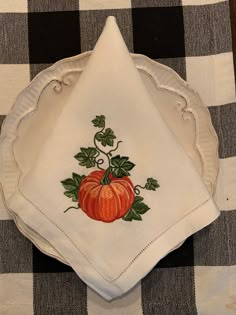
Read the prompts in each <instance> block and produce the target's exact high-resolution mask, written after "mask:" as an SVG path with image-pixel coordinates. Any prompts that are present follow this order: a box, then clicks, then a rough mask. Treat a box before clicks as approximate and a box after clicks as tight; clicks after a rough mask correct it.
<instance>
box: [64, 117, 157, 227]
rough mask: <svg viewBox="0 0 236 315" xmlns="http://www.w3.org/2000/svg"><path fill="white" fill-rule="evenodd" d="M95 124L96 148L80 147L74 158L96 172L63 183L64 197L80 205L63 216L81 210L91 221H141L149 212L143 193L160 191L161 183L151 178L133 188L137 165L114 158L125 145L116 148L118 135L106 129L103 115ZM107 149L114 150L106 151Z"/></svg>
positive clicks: (122, 158) (97, 118) (123, 157)
mask: <svg viewBox="0 0 236 315" xmlns="http://www.w3.org/2000/svg"><path fill="white" fill-rule="evenodd" d="M92 123H93V126H94V127H96V128H99V129H100V130H99V131H97V132H96V133H95V135H94V138H93V145H94V146H93V147H87V148H85V147H81V148H80V151H79V152H78V153H77V154H76V155H75V156H74V158H75V159H76V160H78V162H79V165H80V166H83V167H86V168H93V167H96V168H97V169H96V170H94V171H92V172H91V173H89V174H88V175H79V174H76V173H72V178H67V179H65V180H62V181H61V183H62V185H63V187H64V188H65V190H66V191H65V192H64V195H65V196H66V197H68V198H71V199H72V201H73V202H77V205H78V206H77V207H73V206H72V207H69V208H67V209H66V210H65V211H64V212H67V211H68V210H69V209H81V210H82V211H83V212H84V213H86V214H87V216H88V217H90V218H91V219H94V220H98V221H103V222H107V223H108V222H113V221H115V220H117V219H120V218H122V219H123V220H124V221H130V222H131V221H133V220H136V221H142V215H143V214H145V213H146V212H147V211H149V210H150V208H149V206H148V205H146V204H145V203H144V202H143V197H141V196H140V190H141V189H146V190H152V191H155V190H156V189H157V188H159V187H160V185H159V183H158V182H157V180H156V179H154V178H148V179H147V182H146V184H145V185H143V186H141V185H136V186H134V185H133V183H132V181H131V180H130V178H129V177H130V171H131V170H132V169H133V168H134V167H135V164H134V163H133V162H131V161H130V160H129V157H127V156H120V155H115V156H113V153H114V152H115V151H116V150H117V149H118V148H119V145H120V143H121V142H122V141H117V143H116V145H115V143H114V141H115V139H116V135H115V133H114V131H113V130H112V129H111V128H106V117H105V116H104V115H99V116H98V115H97V116H96V117H95V118H94V119H93V120H92ZM101 146H102V147H101ZM106 147H111V149H110V150H109V151H107V150H106ZM101 156H103V157H101ZM104 158H105V159H106V162H107V163H106V162H105V160H104ZM104 166H106V167H105V168H104Z"/></svg>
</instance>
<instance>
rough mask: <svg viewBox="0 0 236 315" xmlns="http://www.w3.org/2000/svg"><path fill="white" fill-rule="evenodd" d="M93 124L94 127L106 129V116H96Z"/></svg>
mask: <svg viewBox="0 0 236 315" xmlns="http://www.w3.org/2000/svg"><path fill="white" fill-rule="evenodd" d="M92 123H93V125H94V127H98V128H104V127H105V116H104V115H100V116H96V118H94V119H93V120H92Z"/></svg>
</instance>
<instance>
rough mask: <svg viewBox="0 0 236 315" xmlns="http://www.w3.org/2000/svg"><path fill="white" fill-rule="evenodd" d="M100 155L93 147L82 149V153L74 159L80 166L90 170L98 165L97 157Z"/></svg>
mask: <svg viewBox="0 0 236 315" xmlns="http://www.w3.org/2000/svg"><path fill="white" fill-rule="evenodd" d="M98 153H99V152H98V151H97V149H96V148H93V147H89V148H80V152H79V153H77V154H76V155H75V156H74V157H75V158H76V160H78V161H79V165H81V166H85V167H87V168H90V167H94V166H95V165H96V157H97V155H98Z"/></svg>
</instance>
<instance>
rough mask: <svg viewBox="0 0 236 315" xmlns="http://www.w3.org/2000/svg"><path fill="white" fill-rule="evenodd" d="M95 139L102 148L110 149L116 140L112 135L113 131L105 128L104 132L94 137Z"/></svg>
mask: <svg viewBox="0 0 236 315" xmlns="http://www.w3.org/2000/svg"><path fill="white" fill-rule="evenodd" d="M96 139H97V140H98V141H100V142H101V143H102V145H103V146H104V147H105V146H106V145H109V146H110V147H112V146H113V145H114V139H116V136H115V135H114V131H113V130H112V129H111V128H107V129H105V131H104V132H99V133H98V134H97V135H96Z"/></svg>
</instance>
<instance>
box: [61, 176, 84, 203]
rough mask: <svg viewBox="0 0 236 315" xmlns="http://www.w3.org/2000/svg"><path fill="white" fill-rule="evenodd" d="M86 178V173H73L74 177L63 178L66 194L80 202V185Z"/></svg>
mask: <svg viewBox="0 0 236 315" xmlns="http://www.w3.org/2000/svg"><path fill="white" fill-rule="evenodd" d="M84 178H85V176H84V175H78V174H76V173H72V178H67V179H64V180H62V181H61V183H62V185H63V187H64V188H65V190H66V191H65V192H64V195H65V196H66V197H68V198H72V201H75V202H78V191H79V186H80V183H81V181H82V180H83V179H84Z"/></svg>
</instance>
